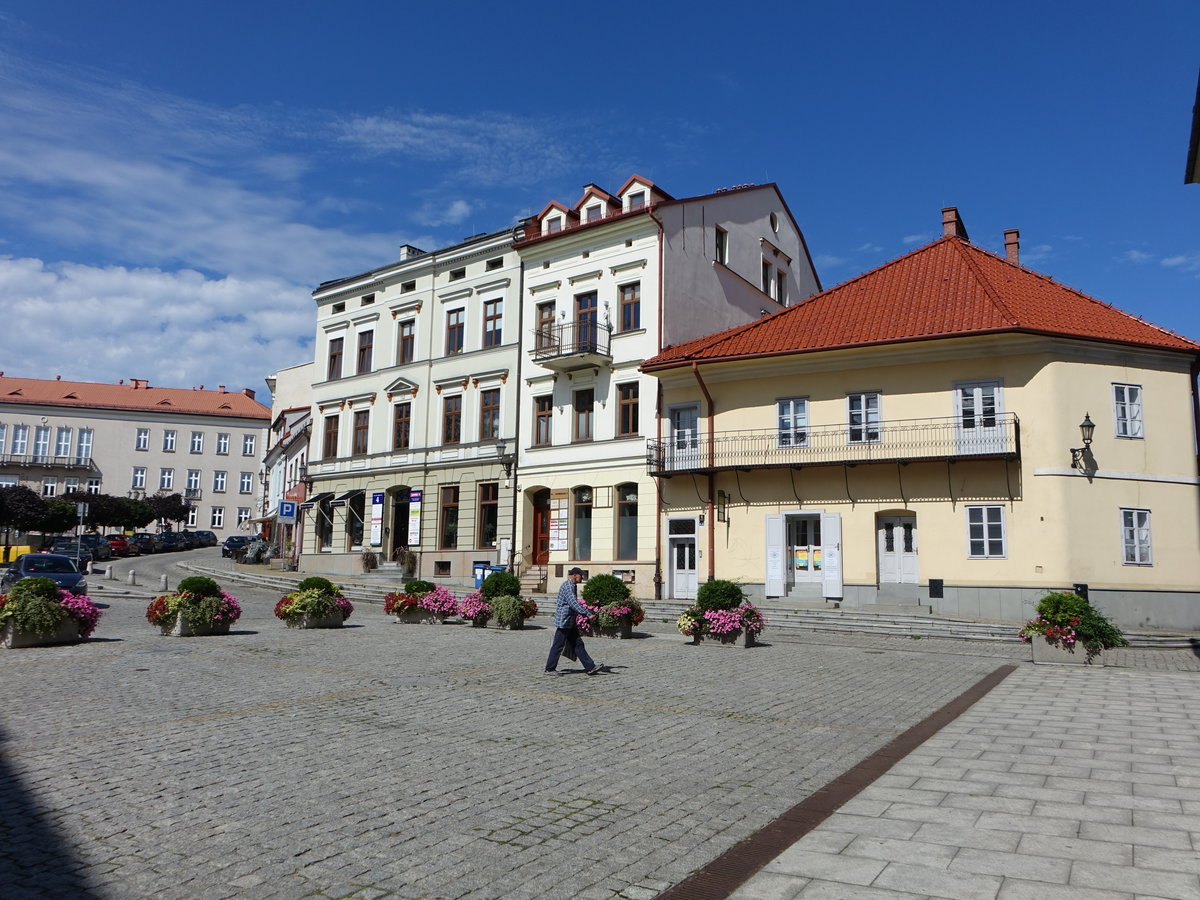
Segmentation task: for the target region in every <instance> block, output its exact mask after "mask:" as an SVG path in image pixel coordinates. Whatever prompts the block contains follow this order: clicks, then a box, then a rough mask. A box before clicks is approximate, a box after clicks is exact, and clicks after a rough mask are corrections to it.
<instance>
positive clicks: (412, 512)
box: [408, 491, 421, 547]
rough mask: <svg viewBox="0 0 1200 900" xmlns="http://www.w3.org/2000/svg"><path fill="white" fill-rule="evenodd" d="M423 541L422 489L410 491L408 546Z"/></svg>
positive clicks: (416, 544)
mask: <svg viewBox="0 0 1200 900" xmlns="http://www.w3.org/2000/svg"><path fill="white" fill-rule="evenodd" d="M420 543H421V491H409V492H408V546H410V547H416V546H418V545H419V544H420Z"/></svg>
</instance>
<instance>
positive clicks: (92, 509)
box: [63, 491, 127, 530]
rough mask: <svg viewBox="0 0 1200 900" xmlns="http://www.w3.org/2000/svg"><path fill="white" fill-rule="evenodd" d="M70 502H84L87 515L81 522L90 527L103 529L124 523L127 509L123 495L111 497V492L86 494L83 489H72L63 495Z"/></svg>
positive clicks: (120, 525)
mask: <svg viewBox="0 0 1200 900" xmlns="http://www.w3.org/2000/svg"><path fill="white" fill-rule="evenodd" d="M63 499H64V500H67V501H69V502H71V503H86V504H87V507H88V511H87V515H85V516H84V518H83V522H84V524H85V525H88V526H89V527H91V528H95V529H97V530H103V529H108V528H121V527H123V526H124V525H125V515H126V512H127V509H126V507H125V504H124V502H123V501H124V500H125V498H124V497H113V496H112V495H111V494H88V493H85V492H83V491H73V492H71V493H70V494H66V495H64V497H63Z"/></svg>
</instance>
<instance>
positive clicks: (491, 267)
mask: <svg viewBox="0 0 1200 900" xmlns="http://www.w3.org/2000/svg"><path fill="white" fill-rule="evenodd" d="M502 268H504V257H503V256H497V257H496V258H495V259H489V260H488V261H487V270H488V271H489V272H495V271H496V270H497V269H502Z"/></svg>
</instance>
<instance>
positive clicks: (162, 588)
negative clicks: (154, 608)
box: [158, 575, 167, 591]
mask: <svg viewBox="0 0 1200 900" xmlns="http://www.w3.org/2000/svg"><path fill="white" fill-rule="evenodd" d="M158 589H159V590H160V591H165V590H166V589H167V576H166V575H163V577H162V578H160V579H159V580H158Z"/></svg>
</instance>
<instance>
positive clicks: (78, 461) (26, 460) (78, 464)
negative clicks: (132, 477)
mask: <svg viewBox="0 0 1200 900" xmlns="http://www.w3.org/2000/svg"><path fill="white" fill-rule="evenodd" d="M0 465H6V466H44V467H46V468H53V469H89V470H94V469H96V463H95V462H94V461H93V460H92V458H91V457H90V456H89V457H80V456H52V455H51V456H47V455H44V454H39V453H0Z"/></svg>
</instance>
